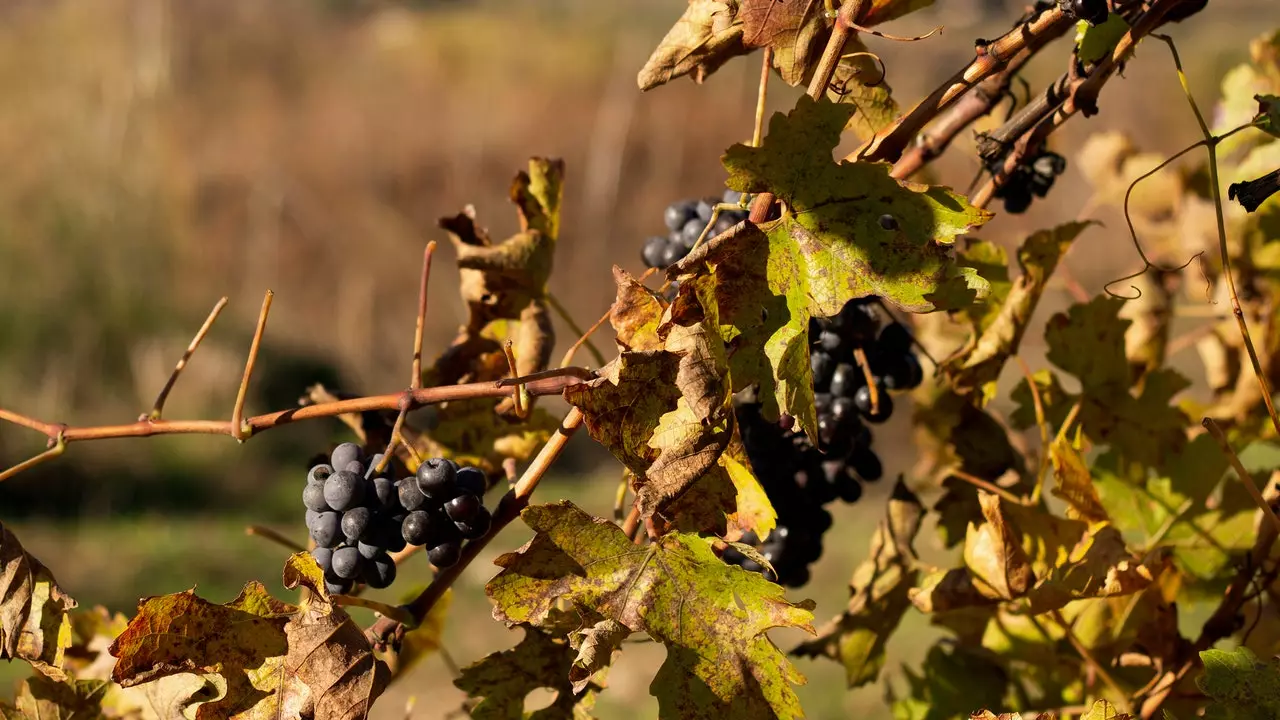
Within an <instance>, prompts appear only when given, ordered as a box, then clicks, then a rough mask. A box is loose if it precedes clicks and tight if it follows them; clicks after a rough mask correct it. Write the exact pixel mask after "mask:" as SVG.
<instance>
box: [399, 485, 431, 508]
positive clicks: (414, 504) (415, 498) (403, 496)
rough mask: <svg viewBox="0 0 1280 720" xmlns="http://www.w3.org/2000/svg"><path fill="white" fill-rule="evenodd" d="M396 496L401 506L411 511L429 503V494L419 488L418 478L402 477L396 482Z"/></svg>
mask: <svg viewBox="0 0 1280 720" xmlns="http://www.w3.org/2000/svg"><path fill="white" fill-rule="evenodd" d="M396 497H397V498H399V500H400V507H402V508H404V509H405V510H408V511H409V512H413V511H414V510H419V509H421V508H422V506H423V505H426V504H427V496H426V495H423V494H422V491H421V490H419V489H418V481H417V479H416V478H411V477H408V478H402V479H401V480H400V482H398V483H396Z"/></svg>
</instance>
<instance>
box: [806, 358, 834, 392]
mask: <svg viewBox="0 0 1280 720" xmlns="http://www.w3.org/2000/svg"><path fill="white" fill-rule="evenodd" d="M835 368H836V363H835V361H834V360H832V359H831V356H830V355H827V354H826V353H813V354H811V355H809V371H810V372H812V373H813V389H814V390H817V391H819V392H821V391H824V390H826V389H827V387H828V386H829V385H830V384H831V375H832V373H833V372H835Z"/></svg>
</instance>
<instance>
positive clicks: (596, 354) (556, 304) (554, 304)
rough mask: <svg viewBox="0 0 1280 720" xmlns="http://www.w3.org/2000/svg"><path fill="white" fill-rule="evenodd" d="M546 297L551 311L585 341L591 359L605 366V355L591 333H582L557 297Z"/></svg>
mask: <svg viewBox="0 0 1280 720" xmlns="http://www.w3.org/2000/svg"><path fill="white" fill-rule="evenodd" d="M544 297H546V299H547V304H548V305H550V306H551V309H552V310H554V311H555V312H556V314H557V315H559V316H560V319H561V320H563V321H564V323H565V325H568V326H569V330H570V331H571V332H573V334H574V335H577V336H578V337H580V338H582V339H583V340H582V342H583V344H584V345H586V346H587V350H588V351H589V352H590V353H591V357H592V358H593V359H594V360H595V361H596V365H597V366H603V365H604V364H605V359H604V355H601V354H600V350H599V349H598V348H597V347H596V346H595V345H594V344H592V342H591V333H589V332H583V331H582V328H581V327H580V326H579V325H578V323H577V322H575V321H574V319H573V316H572V315H570V314H569V311H568V310H567V309H566V308H565V306H564V305H561V304H560V301H559V300H557V299H556V296H555V295H552V294H551V293H547V294H546V295H545V296H544Z"/></svg>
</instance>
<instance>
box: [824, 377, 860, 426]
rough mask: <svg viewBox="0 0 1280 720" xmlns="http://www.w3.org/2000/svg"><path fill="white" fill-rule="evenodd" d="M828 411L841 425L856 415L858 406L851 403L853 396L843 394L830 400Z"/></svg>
mask: <svg viewBox="0 0 1280 720" xmlns="http://www.w3.org/2000/svg"><path fill="white" fill-rule="evenodd" d="M832 384H833V385H834V383H832ZM828 412H830V413H831V417H832V418H834V419H835V421H836V422H838V423H841V425H843V424H844V423H846V422H848V421H850V420H853V419H855V418H857V417H858V406H857V405H855V404H854V403H853V398H851V397H849V396H848V395H843V396H840V397H836V398H833V399H832V400H831V409H830V410H829V411H828Z"/></svg>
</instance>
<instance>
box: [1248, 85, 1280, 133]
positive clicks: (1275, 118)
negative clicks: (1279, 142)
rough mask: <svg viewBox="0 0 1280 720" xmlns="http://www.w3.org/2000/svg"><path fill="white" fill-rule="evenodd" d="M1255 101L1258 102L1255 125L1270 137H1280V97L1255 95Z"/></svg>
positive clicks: (1254, 119)
mask: <svg viewBox="0 0 1280 720" xmlns="http://www.w3.org/2000/svg"><path fill="white" fill-rule="evenodd" d="M1253 99H1254V100H1257V101H1258V114H1257V115H1255V116H1254V118H1253V122H1254V124H1255V125H1257V127H1258V129H1259V130H1262V131H1263V132H1265V133H1267V134H1268V135H1272V136H1275V137H1280V97H1277V96H1275V95H1255V96H1254V97H1253Z"/></svg>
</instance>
